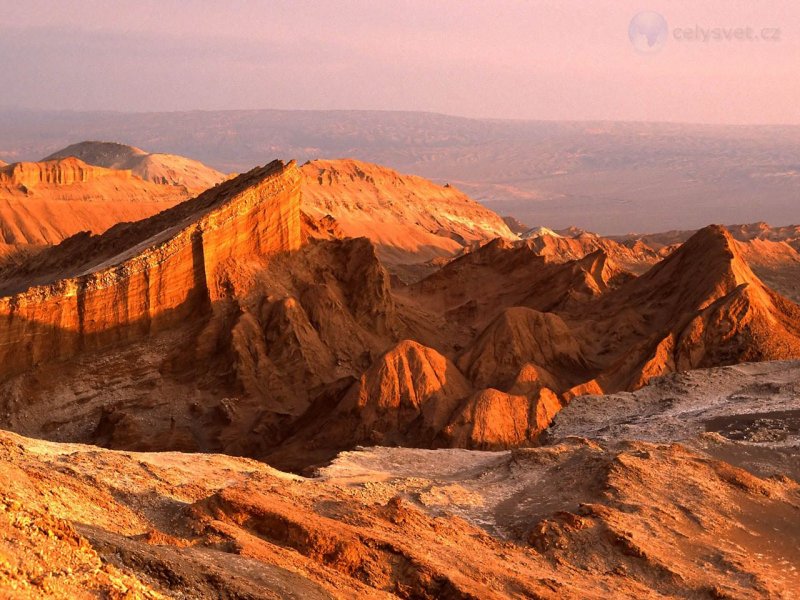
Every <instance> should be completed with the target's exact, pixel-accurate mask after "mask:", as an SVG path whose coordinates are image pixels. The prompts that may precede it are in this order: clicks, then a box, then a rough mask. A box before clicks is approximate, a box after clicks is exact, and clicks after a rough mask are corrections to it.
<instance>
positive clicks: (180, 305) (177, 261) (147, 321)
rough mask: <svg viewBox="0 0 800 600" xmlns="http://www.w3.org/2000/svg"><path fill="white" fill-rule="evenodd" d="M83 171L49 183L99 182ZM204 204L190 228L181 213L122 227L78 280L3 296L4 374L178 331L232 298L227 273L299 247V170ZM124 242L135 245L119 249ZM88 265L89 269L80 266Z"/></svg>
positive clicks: (264, 176) (274, 169)
mask: <svg viewBox="0 0 800 600" xmlns="http://www.w3.org/2000/svg"><path fill="white" fill-rule="evenodd" d="M74 166H75V168H74V169H73V170H71V171H68V172H63V173H62V172H60V171H55V172H47V171H44V172H41V173H42V175H41V176H42V178H44V179H49V178H50V177H58V178H61V179H65V178H68V177H72V178H84V177H92V176H93V175H88V174H86V173H87V172H84V171H83V170H82V168H81V167H79V166H78V165H74ZM88 173H91V169H90V170H89V171H88ZM27 177H28V178H29V179H30V177H31V175H27ZM195 202H196V203H197V207H198V210H199V211H200V214H199V215H197V216H196V218H194V219H190V220H188V221H184V220H183V217H184V215H183V214H182V212H181V211H180V210H174V211H172V212H168V213H165V214H162V215H159V216H157V217H155V218H153V219H151V220H149V221H144V222H141V223H138V224H136V225H135V226H130V227H128V226H125V225H123V226H120V227H119V228H117V230H115V235H113V236H111V237H110V239H106V240H104V244H105V245H106V247H105V249H104V252H105V254H106V255H107V258H106V256H103V257H101V259H99V260H98V259H97V258H95V257H91V256H89V257H83V256H80V255H76V256H74V257H73V263H72V264H71V265H69V266H68V267H67V272H68V273H69V275H70V276H68V277H64V278H61V279H59V280H58V281H56V282H54V283H52V284H50V285H43V286H36V287H32V288H29V289H26V290H25V291H24V292H21V293H18V294H13V295H10V296H7V297H5V298H2V299H1V300H0V337H2V339H3V340H5V341H6V343H5V344H4V345H3V346H2V349H0V364H2V365H3V366H2V367H1V369H2V373H3V374H5V375H7V374H9V373H13V372H17V371H20V370H23V369H25V368H28V367H31V366H33V365H35V364H37V363H39V362H42V361H47V360H52V359H60V358H65V357H69V356H72V355H74V354H75V353H77V352H78V351H85V350H91V349H96V348H101V347H103V346H106V345H108V344H111V343H115V342H120V341H124V340H130V339H133V338H136V337H139V336H142V335H144V334H147V333H151V332H155V331H158V330H159V329H163V328H164V327H168V326H170V325H174V324H175V323H178V322H180V321H181V320H182V319H185V318H186V317H187V316H189V315H191V314H192V313H195V312H197V311H206V310H209V306H210V303H212V302H214V301H215V300H217V299H218V298H219V297H220V296H221V295H224V294H225V293H226V292H225V289H224V286H225V282H226V277H227V275H226V269H227V268H229V267H235V266H237V265H239V264H241V263H246V262H247V261H248V260H249V258H250V257H252V256H264V255H268V254H270V253H274V252H280V251H288V250H296V249H297V248H299V246H300V212H299V174H298V172H297V169H296V168H295V166H294V164H290V165H288V166H283V165H282V164H277V163H273V164H271V165H268V166H267V167H264V168H262V169H256V170H254V171H252V172H250V173H249V174H248V175H247V178H246V179H245V180H238V181H237V182H236V183H235V184H230V185H227V186H222V187H220V188H218V189H215V190H211V191H210V192H208V193H207V194H206V195H205V196H200V197H199V198H198V199H197V200H196V201H195ZM115 238H116V239H115ZM122 240H125V242H126V245H123V244H122V243H120V245H119V246H118V248H114V247H113V245H114V242H115V241H119V242H122ZM109 246H111V248H110V249H109ZM116 250H118V252H119V253H115V251H116ZM84 258H87V259H88V261H87V262H86V263H84V264H81V261H82V260H83V259H84ZM93 259H94V260H93Z"/></svg>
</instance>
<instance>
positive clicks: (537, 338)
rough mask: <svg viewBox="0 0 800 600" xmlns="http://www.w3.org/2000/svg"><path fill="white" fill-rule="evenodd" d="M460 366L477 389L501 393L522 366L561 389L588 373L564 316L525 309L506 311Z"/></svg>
mask: <svg viewBox="0 0 800 600" xmlns="http://www.w3.org/2000/svg"><path fill="white" fill-rule="evenodd" d="M458 365H459V367H460V368H461V369H462V371H463V372H464V373H466V374H467V376H468V377H469V378H470V380H472V381H473V382H474V384H475V385H476V386H478V387H494V388H498V389H502V390H505V389H508V388H509V387H510V386H511V385H512V384H513V383H514V382H515V381H516V379H517V377H518V375H519V373H520V371H521V370H522V368H523V366H527V367H528V369H530V368H531V367H536V368H542V369H544V370H545V372H547V373H548V374H551V375H555V377H556V379H557V380H558V381H560V382H561V385H562V386H563V382H564V381H569V380H570V379H573V380H575V379H578V378H580V376H581V374H582V372H585V371H586V364H585V360H584V358H583V356H582V355H581V350H580V347H579V345H578V341H577V340H576V339H575V337H574V336H573V334H572V332H571V331H570V330H569V328H568V327H567V325H566V323H564V321H563V320H562V319H561V317H559V316H558V315H555V314H553V313H541V312H538V311H535V310H532V309H529V308H523V307H514V308H509V309H506V310H504V311H503V312H502V313H501V314H500V315H499V316H498V317H497V319H495V320H494V321H493V322H492V323H491V324H490V325H489V326H488V327H487V328H486V329H485V330H484V331H483V333H481V334H480V336H478V338H477V339H476V340H475V342H474V344H472V345H471V346H470V347H469V348H468V349H467V350H466V351H465V352H464V353H463V354H462V355H461V356H460V357H459V360H458Z"/></svg>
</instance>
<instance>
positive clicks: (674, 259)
mask: <svg viewBox="0 0 800 600" xmlns="http://www.w3.org/2000/svg"><path fill="white" fill-rule="evenodd" d="M663 279H670V280H672V282H673V285H674V282H675V280H676V279H679V280H680V281H683V282H685V286H686V288H687V289H690V288H693V289H695V290H697V292H698V293H706V294H708V293H710V292H709V286H712V287H713V288H715V289H717V290H718V291H720V292H723V290H724V293H727V292H730V291H731V290H732V289H734V288H735V287H738V286H739V285H742V284H753V283H757V284H759V285H761V282H760V280H759V279H758V278H757V277H756V276H755V274H754V273H753V271H752V270H751V269H750V267H749V266H748V265H747V263H746V262H745V260H744V259H743V258H742V256H741V253H740V251H739V249H738V246H737V244H736V241H735V240H734V238H733V236H732V235H731V234H730V232H729V231H728V230H727V229H726V228H725V227H724V226H722V225H709V226H708V227H704V228H703V229H700V230H699V231H698V232H697V233H695V234H694V235H693V236H692V237H691V238H689V239H688V240H687V241H686V242H685V243H684V244H683V245H681V246H680V247H679V248H678V249H677V250H676V251H675V252H673V253H672V254H670V255H669V256H668V257H667V258H665V259H664V260H663V261H662V262H660V263H658V264H657V265H656V266H654V267H653V268H652V269H651V270H650V271H648V272H647V273H646V274H645V275H643V276H642V277H640V278H639V280H638V285H644V284H647V283H653V282H656V281H660V280H663Z"/></svg>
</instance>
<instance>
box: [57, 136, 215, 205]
mask: <svg viewBox="0 0 800 600" xmlns="http://www.w3.org/2000/svg"><path fill="white" fill-rule="evenodd" d="M69 157H75V158H78V159H80V160H82V161H83V162H85V163H87V164H89V165H95V166H98V167H105V168H107V169H115V170H124V171H131V172H132V173H134V174H136V175H137V176H139V177H141V178H142V179H144V180H145V181H150V182H152V183H157V184H160V185H171V186H181V187H183V188H185V189H187V190H188V191H189V193H190V194H199V193H200V192H203V191H205V190H207V189H208V188H211V187H213V186H215V185H217V184H218V183H221V182H222V181H224V180H225V179H226V176H225V175H224V174H223V173H220V172H219V171H217V170H215V169H212V168H211V167H208V166H206V165H204V164H203V163H201V162H199V161H196V160H192V159H190V158H186V157H184V156H177V155H175V154H160V153H159V154H154V153H150V152H145V151H144V150H141V149H139V148H135V147H133V146H128V145H125V144H119V143H116V142H79V143H77V144H72V145H70V146H67V147H66V148H63V149H61V150H59V151H57V152H54V153H52V154H51V155H49V156H48V157H46V158H44V159H43V160H45V161H51V160H58V159H64V158H69Z"/></svg>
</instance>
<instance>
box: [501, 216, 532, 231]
mask: <svg viewBox="0 0 800 600" xmlns="http://www.w3.org/2000/svg"><path fill="white" fill-rule="evenodd" d="M503 223H505V224H506V225H507V226H508V228H509V229H510V230H511V232H512V233H516V234H517V235H522V234H523V233H525V232H526V231H528V230H529V229H530V227H528V226H527V225H525V223H523V222H522V221H520V220H519V219H517V218H516V217H512V216H505V217H503Z"/></svg>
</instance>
